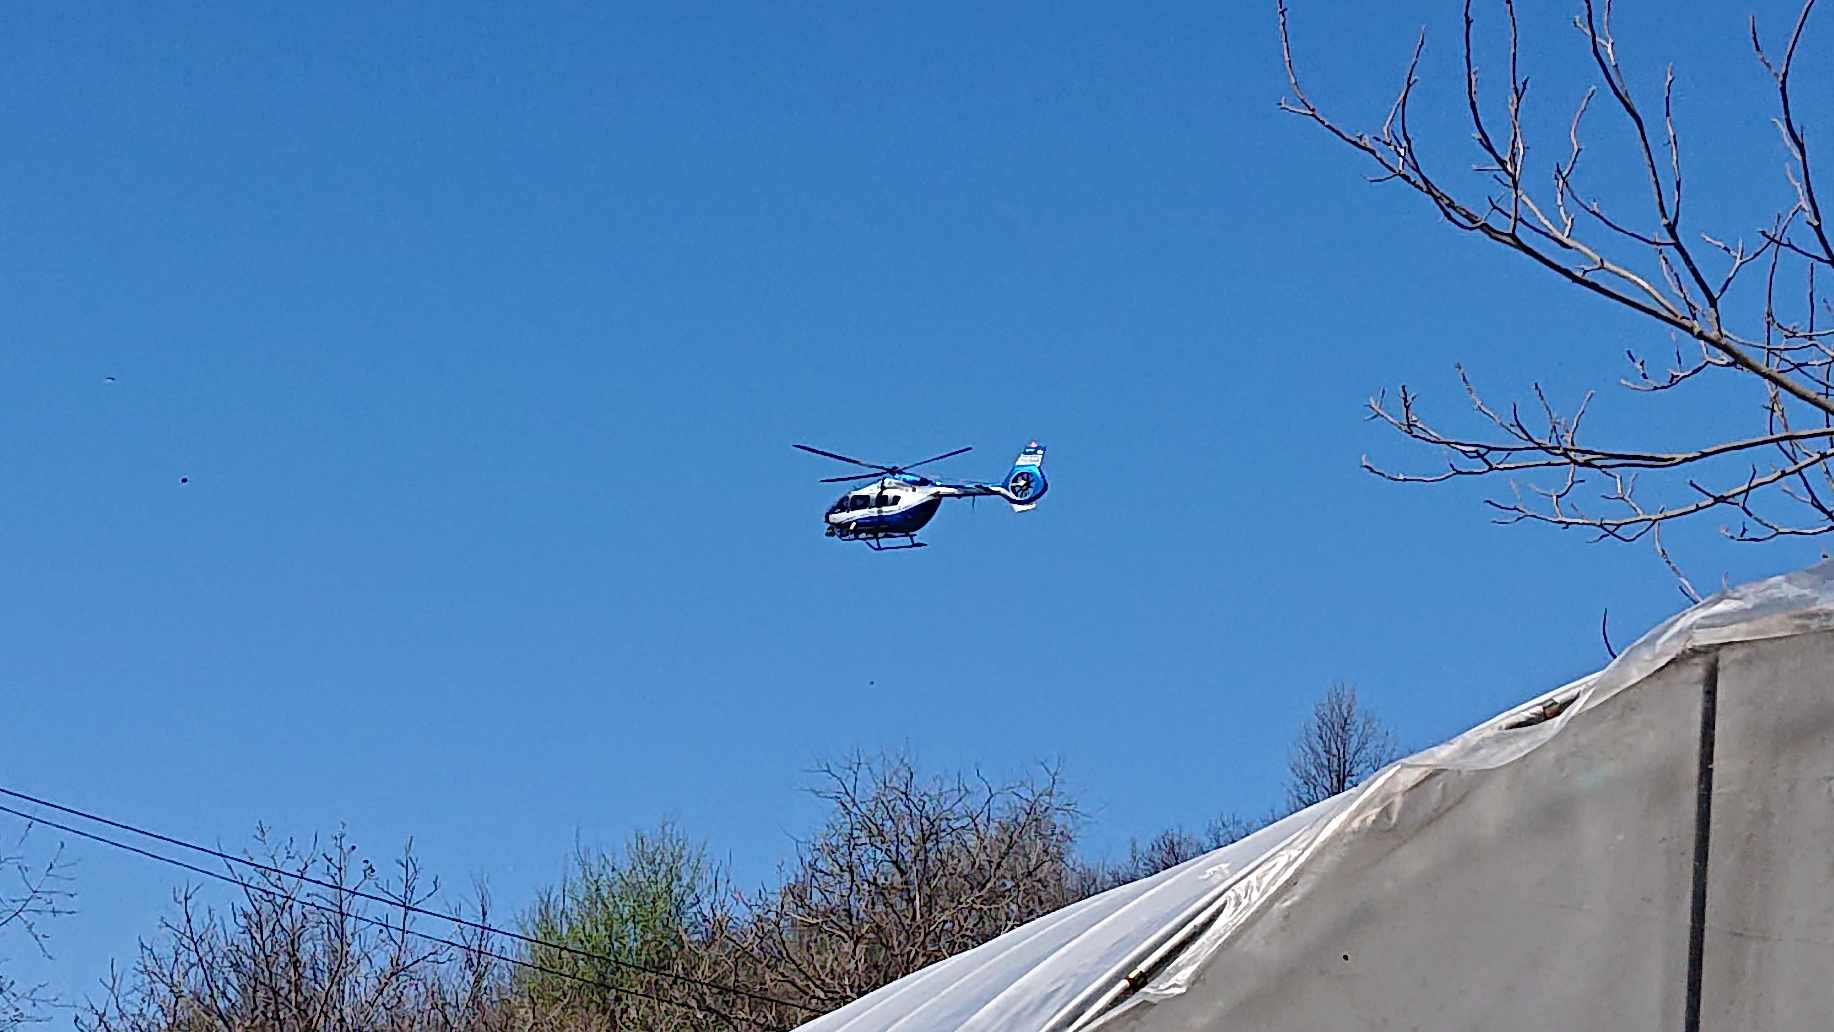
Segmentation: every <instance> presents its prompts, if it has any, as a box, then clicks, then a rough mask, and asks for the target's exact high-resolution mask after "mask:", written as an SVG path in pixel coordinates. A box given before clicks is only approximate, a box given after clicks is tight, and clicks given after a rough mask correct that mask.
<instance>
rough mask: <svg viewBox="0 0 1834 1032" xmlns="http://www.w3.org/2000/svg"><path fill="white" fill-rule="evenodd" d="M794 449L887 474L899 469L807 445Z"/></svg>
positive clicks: (799, 445) (800, 445)
mask: <svg viewBox="0 0 1834 1032" xmlns="http://www.w3.org/2000/svg"><path fill="white" fill-rule="evenodd" d="M793 447H796V448H801V449H802V450H803V451H806V452H808V453H809V454H811V455H820V456H821V457H822V458H825V459H837V460H839V461H841V462H850V463H852V464H854V465H855V466H864V467H866V468H867V469H876V470H880V471H882V472H885V473H891V472H893V471H895V470H896V469H897V467H895V466H881V465H879V464H878V463H876V462H862V461H861V460H859V459H856V458H853V457H851V456H847V455H839V454H836V453H835V452H831V451H822V450H821V449H820V448H811V447H809V446H808V445H806V444H798V445H794V446H793Z"/></svg>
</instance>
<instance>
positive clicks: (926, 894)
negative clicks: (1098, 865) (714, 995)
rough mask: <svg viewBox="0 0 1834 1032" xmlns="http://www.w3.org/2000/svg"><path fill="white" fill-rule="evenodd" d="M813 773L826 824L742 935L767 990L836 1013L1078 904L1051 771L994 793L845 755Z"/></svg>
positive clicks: (1070, 813) (1062, 798) (1063, 808)
mask: <svg viewBox="0 0 1834 1032" xmlns="http://www.w3.org/2000/svg"><path fill="white" fill-rule="evenodd" d="M815 774H816V776H817V778H818V779H819V781H818V784H817V786H816V787H815V788H814V789H813V792H814V794H815V795H816V797H817V798H819V799H821V800H822V801H823V802H825V803H827V804H828V806H829V807H830V814H829V817H828V820H827V823H826V824H825V826H824V827H823V828H822V829H821V830H820V831H819V832H817V833H816V834H815V835H814V836H813V837H812V838H810V839H808V840H807V841H804V842H802V843H800V844H799V846H798V849H797V856H796V859H795V861H794V863H793V864H792V865H791V866H790V868H789V870H787V871H786V872H785V877H784V880H783V883H782V885H781V886H779V887H777V888H774V889H771V890H767V891H766V892H764V893H762V894H761V898H758V899H756V900H753V901H751V902H752V906H751V913H750V916H749V919H748V921H747V924H746V929H745V935H746V939H745V948H746V951H747V953H748V954H749V955H750V957H751V959H752V961H753V962H754V963H755V964H756V966H757V968H758V969H759V970H761V971H764V972H768V977H769V978H770V979H771V980H772V982H773V984H771V985H770V986H769V988H770V989H772V990H774V991H777V992H780V993H791V994H794V996H795V997H796V998H798V999H802V1000H806V1001H807V1002H809V1003H810V1004H811V1005H813V1006H816V1007H819V1008H821V1009H823V1010H826V1009H830V1008H832V1007H837V1006H840V1005H841V1004H844V1003H846V1002H848V1001H850V1000H853V999H855V998H857V997H859V996H861V995H863V994H865V993H867V992H870V991H872V990H873V989H876V988H878V987H879V986H881V985H884V984H886V983H887V982H890V981H892V980H893V979H896V978H899V977H901V976H903V975H906V974H909V973H910V972H913V971H916V970H917V969H919V968H921V967H923V966H925V965H927V964H930V963H933V962H935V961H939V960H942V959H944V958H947V957H950V956H953V955H955V954H957V953H960V952H962V951H963V950H967V949H971V948H973V947H975V946H978V945H980V944H981V943H983V942H986V941H988V940H989V939H992V938H994V937H995V936H997V935H999V934H1001V933H1003V932H1006V931H1009V930H1011V929H1013V928H1017V927H1018V926H1020V925H1022V924H1024V923H1025V922H1027V921H1030V920H1032V919H1033V918H1036V917H1040V916H1042V915H1044V914H1047V913H1049V912H1051V911H1053V910H1055V909H1057V908H1059V907H1061V906H1063V905H1065V904H1066V903H1069V902H1071V901H1072V900H1073V899H1075V898H1077V897H1076V887H1075V880H1076V870H1077V866H1078V865H1077V863H1076V860H1075V858H1074V856H1073V855H1072V846H1073V838H1074V829H1075V825H1076V823H1077V812H1076V809H1075V807H1074V805H1073V804H1072V802H1071V801H1070V800H1069V798H1068V797H1067V796H1066V795H1065V794H1064V791H1063V789H1062V787H1061V786H1060V784H1059V783H1058V779H1057V774H1056V772H1055V771H1054V770H1049V769H1047V770H1045V771H1043V772H1042V773H1041V774H1039V775H1037V776H1035V777H1031V778H1027V779H1021V780H1018V781H1013V782H1007V783H994V782H992V781H989V780H987V779H986V778H983V777H980V776H979V775H976V776H973V777H962V776H956V777H940V776H939V777H925V776H924V775H923V774H921V773H920V772H919V770H918V768H917V765H916V764H915V763H914V762H913V761H912V760H911V759H910V758H909V757H907V756H881V757H876V758H867V757H863V756H857V755H856V756H854V757H852V758H849V759H847V760H845V761H842V762H838V763H827V764H823V765H822V766H820V767H818V768H817V769H816V771H815Z"/></svg>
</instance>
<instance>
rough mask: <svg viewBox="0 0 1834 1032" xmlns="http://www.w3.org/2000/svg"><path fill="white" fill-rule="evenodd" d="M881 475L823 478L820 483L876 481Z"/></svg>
mask: <svg viewBox="0 0 1834 1032" xmlns="http://www.w3.org/2000/svg"><path fill="white" fill-rule="evenodd" d="M883 475H884V474H882V473H865V474H862V475H859V476H852V477H823V478H821V482H822V483H824V484H851V483H853V482H854V481H856V480H877V479H879V478H880V477H881V476H883Z"/></svg>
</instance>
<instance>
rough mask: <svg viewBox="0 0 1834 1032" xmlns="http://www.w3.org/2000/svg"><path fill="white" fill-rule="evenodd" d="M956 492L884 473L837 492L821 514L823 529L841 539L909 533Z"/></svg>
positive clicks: (930, 517) (933, 513)
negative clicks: (853, 487) (824, 515)
mask: <svg viewBox="0 0 1834 1032" xmlns="http://www.w3.org/2000/svg"><path fill="white" fill-rule="evenodd" d="M960 493H961V492H959V491H957V490H955V489H953V488H951V487H948V486H946V485H942V484H913V483H909V482H908V481H904V480H900V479H898V478H896V477H886V478H885V479H884V480H880V481H878V482H876V483H872V484H868V485H866V486H865V487H861V488H856V489H854V490H852V491H849V492H847V493H846V494H844V495H842V496H840V498H839V499H838V500H836V501H835V503H834V504H833V505H832V506H830V507H829V509H828V514H827V516H826V517H825V518H826V521H827V525H828V529H827V533H828V536H829V537H836V538H840V539H841V540H843V541H853V540H857V539H862V538H864V539H876V538H882V537H909V536H910V535H912V534H915V533H917V532H918V531H919V530H922V529H923V528H924V526H925V525H927V524H928V523H929V522H930V520H932V519H934V518H935V516H936V510H937V509H939V508H941V507H942V500H943V499H944V498H947V497H952V496H956V495H959V494H960Z"/></svg>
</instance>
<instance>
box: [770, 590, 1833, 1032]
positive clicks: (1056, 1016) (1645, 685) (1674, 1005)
mask: <svg viewBox="0 0 1834 1032" xmlns="http://www.w3.org/2000/svg"><path fill="white" fill-rule="evenodd" d="M1829 631H1834V564H1831V563H1823V564H1821V565H1819V566H1816V567H1813V568H1811V569H1809V570H1805V571H1801V572H1799V573H1795V574H1790V575H1786V576H1782V577H1777V578H1772V579H1770V580H1765V581H1761V582H1758V583H1755V584H1751V585H1747V586H1744V587H1741V588H1737V589H1733V590H1730V591H1727V592H1725V593H1723V594H1721V595H1718V596H1715V597H1713V598H1711V599H1708V600H1707V601H1705V602H1703V603H1701V604H1700V605H1697V606H1695V607H1693V608H1692V609H1689V610H1687V611H1686V612H1684V613H1681V614H1679V615H1677V616H1675V617H1673V618H1671V619H1670V620H1668V621H1667V622H1665V623H1664V624H1662V625H1661V626H1659V627H1657V628H1656V629H1655V630H1653V631H1651V632H1649V633H1648V634H1647V635H1645V636H1644V637H1643V638H1642V639H1640V640H1639V641H1638V642H1637V643H1636V644H1635V645H1633V646H1631V647H1630V648H1628V649H1626V650H1625V651H1624V652H1623V653H1622V654H1621V655H1620V656H1619V657H1618V658H1617V659H1616V660H1615V661H1613V662H1612V663H1611V665H1610V666H1608V667H1606V668H1605V669H1604V670H1602V671H1600V672H1598V673H1596V674H1593V675H1591V676H1589V677H1586V678H1582V679H1580V680H1578V681H1575V682H1573V683H1571V684H1567V685H1564V686H1562V687H1560V688H1557V689H1555V690H1554V691H1552V692H1549V693H1547V694H1546V695H1543V696H1541V697H1539V698H1537V699H1535V700H1532V701H1531V702H1529V703H1527V704H1525V705H1523V706H1521V707H1518V708H1516V709H1514V710H1511V711H1510V712H1508V713H1504V714H1502V715H1500V716H1498V717H1496V718H1495V719H1493V720H1490V721H1487V722H1486V723H1484V724H1482V725H1480V726H1479V727H1477V728H1474V729H1473V730H1471V731H1469V732H1467V733H1465V734H1463V735H1460V736H1459V737H1457V738H1454V739H1452V740H1451V741H1449V742H1446V743H1444V744H1442V745H1439V746H1437V747H1434V748H1432V749H1428V750H1426V751H1424V752H1421V753H1419V754H1416V755H1414V756H1410V757H1408V758H1406V759H1404V760H1401V761H1399V762H1397V763H1395V764H1393V765H1391V766H1390V767H1388V768H1386V769H1384V770H1383V771H1381V772H1380V773H1378V774H1377V775H1375V776H1372V777H1371V778H1369V779H1367V780H1366V781H1365V782H1364V783H1363V784H1362V785H1360V786H1358V787H1357V788H1356V789H1353V790H1352V791H1350V792H1347V793H1345V794H1343V795H1341V796H1338V797H1336V798H1334V799H1330V800H1326V801H1325V802H1323V803H1320V804H1318V805H1316V806H1314V807H1311V808H1309V809H1307V810H1303V811H1301V812H1299V813H1297V814H1294V815H1292V816H1290V817H1288V818H1286V819H1284V820H1282V821H1279V822H1277V823H1275V824H1273V825H1270V826H1269V827H1267V828H1264V829H1262V830H1261V831H1259V832H1256V833H1255V834H1253V835H1250V836H1249V837H1247V838H1245V839H1243V840H1241V841H1239V842H1236V843H1234V844H1232V845H1229V846H1227V847H1224V848H1223V849H1220V850H1217V851H1215V852H1213V853H1210V854H1208V855H1205V856H1202V857H1199V858H1197V859H1195V860H1192V861H1190V862H1188V863H1186V864H1184V865H1182V866H1179V867H1176V868H1173V869H1171V870H1169V871H1165V872H1162V873H1161V874H1159V875H1156V876H1154V877H1152V878H1148V879H1145V880H1143V881H1140V882H1136V883H1134V884H1131V885H1126V886H1123V887H1121V888H1118V889H1115V890H1113V891H1110V892H1107V893H1104V894H1102V895H1099V896H1096V897H1093V898H1091V899H1088V900H1084V901H1082V902H1080V903H1078V904H1075V905H1073V906H1070V907H1066V908H1065V909H1063V910H1061V911H1059V912H1057V913H1055V914H1051V915H1048V916H1046V917H1044V918H1041V919H1039V920H1037V921H1034V922H1032V923H1030V924H1028V925H1025V926H1024V927H1021V928H1019V929H1016V930H1014V931H1012V932H1009V933H1007V934H1006V935H1003V936H1001V937H1000V938H998V939H995V940H993V941H992V942H989V943H986V944H985V945H983V946H981V947H979V948H977V949H974V950H971V951H969V952H967V953H964V954H961V955H959V956H956V957H953V958H950V959H948V960H946V961H943V962H941V963H938V964H935V965H932V966H931V967H929V968H926V969H924V970H922V971H919V972H917V973H915V974H913V975H911V976H909V977H907V978H904V979H901V980H899V981H897V982H894V983H892V984H891V985H888V986H885V987H884V988H882V989H880V990H878V991H876V992H874V993H871V994H869V995H867V996H865V997H863V998H862V999H860V1000H857V1001H855V1002H854V1003H852V1004H850V1005H848V1006H846V1007H844V1008H842V1009H840V1010H838V1011H835V1012H833V1013H830V1014H828V1015H825V1016H823V1017H821V1018H818V1019H816V1020H814V1021H811V1022H809V1023H808V1024H806V1025H804V1026H802V1027H803V1028H804V1029H806V1030H808V1032H841V1030H846V1032H889V1030H893V1029H896V1030H900V1032H918V1030H944V1029H948V1030H956V1029H960V1030H963V1032H972V1030H994V1029H1001V1030H1005V1029H1045V1030H1068V1029H1084V1028H1097V1027H1099V1028H1103V1029H1112V1030H1119V1029H1128V1030H1133V1029H1140V1030H1153V1032H1170V1030H1184V1029H1190V1030H1198V1029H1223V1028H1230V1029H1236V1028H1257V1029H1259V1028H1292V1029H1314V1028H1322V1027H1336V1028H1345V1027H1349V1028H1372V1029H1373V1028H1470V1027H1483V1028H1492V1029H1499V1028H1522V1029H1545V1028H1554V1027H1560V1026H1561V1025H1562V1024H1563V1023H1573V1024H1575V1025H1576V1026H1577V1027H1582V1028H1602V1027H1618V1026H1620V1025H1636V1026H1638V1027H1658V1026H1660V1027H1680V1014H1681V1008H1682V1004H1683V1000H1682V997H1683V995H1684V994H1683V992H1682V983H1683V978H1684V975H1685V972H1686V968H1687V965H1686V961H1687V957H1686V949H1687V940H1688V934H1687V933H1688V927H1689V906H1690V890H1691V888H1692V886H1693V884H1694V880H1693V853H1692V851H1693V844H1694V823H1695V821H1694V815H1695V807H1696V802H1697V799H1696V791H1697V784H1698V774H1699V771H1698V769H1697V768H1698V755H1697V753H1698V743H1699V734H1700V727H1701V719H1702V718H1701V689H1702V684H1703V678H1706V677H1709V676H1711V677H1714V678H1715V679H1716V681H1715V683H1716V684H1717V685H1718V691H1719V697H1720V698H1721V699H1722V700H1723V701H1722V702H1721V703H1720V707H1721V717H1720V723H1721V724H1722V725H1724V729H1725V730H1724V732H1723V733H1722V741H1721V745H1720V749H1721V753H1720V757H1719V763H1718V764H1717V766H1718V767H1719V768H1721V769H1722V770H1723V771H1725V772H1727V773H1724V774H1722V775H1721V778H1720V782H1719V784H1718V785H1717V786H1716V788H1715V791H1714V797H1715V801H1716V809H1715V811H1714V814H1715V815H1714V818H1713V826H1714V828H1715V829H1716V830H1718V831H1719V832H1720V834H1719V837H1718V838H1716V839H1715V840H1714V843H1713V847H1712V848H1713V853H1712V857H1713V861H1714V863H1715V865H1716V866H1715V867H1714V868H1713V870H1714V871H1715V874H1714V878H1713V879H1712V880H1711V882H1710V883H1709V886H1710V888H1709V892H1708V896H1707V898H1708V899H1709V901H1710V902H1709V910H1708V921H1707V927H1708V932H1707V935H1708V939H1707V944H1708V953H1707V956H1708V961H1709V963H1708V967H1707V976H1706V987H1707V996H1708V1000H1707V1004H1706V1006H1705V1011H1706V1013H1707V1014H1708V1015H1709V1016H1710V1017H1714V1018H1716V1019H1718V1021H1719V1023H1718V1024H1716V1023H1715V1021H1707V1022H1706V1027H1776V1028H1784V1027H1789V1028H1795V1027H1826V1024H1827V1021H1828V1017H1827V1016H1828V1015H1829V1014H1830V1013H1834V976H1830V975H1829V974H1828V973H1829V972H1834V860H1831V859H1829V857H1831V856H1834V677H1830V676H1828V675H1829V674H1834V635H1831V634H1828V633H1826V632H1829ZM1708 653H1711V657H1710V658H1709V656H1708ZM1710 664H1711V665H1712V673H1711V674H1709V673H1707V670H1708V667H1709V665H1710ZM1550 714H1552V715H1551V716H1550ZM1740 772H1744V773H1743V774H1742V775H1741V773H1740ZM1722 826H1723V827H1722ZM1727 829H1730V830H1727ZM1754 886H1757V887H1756V888H1754ZM1779 886H1781V888H1778V887H1779ZM1716 902H1717V905H1718V906H1717V909H1715V903H1716ZM1760 964H1761V965H1762V966H1759V965H1760ZM1129 976H1132V977H1131V978H1130V977H1129ZM1754 1021H1755V1022H1756V1024H1753V1023H1752V1022H1754ZM1803 1022H1806V1024H1804V1023H1803Z"/></svg>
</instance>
